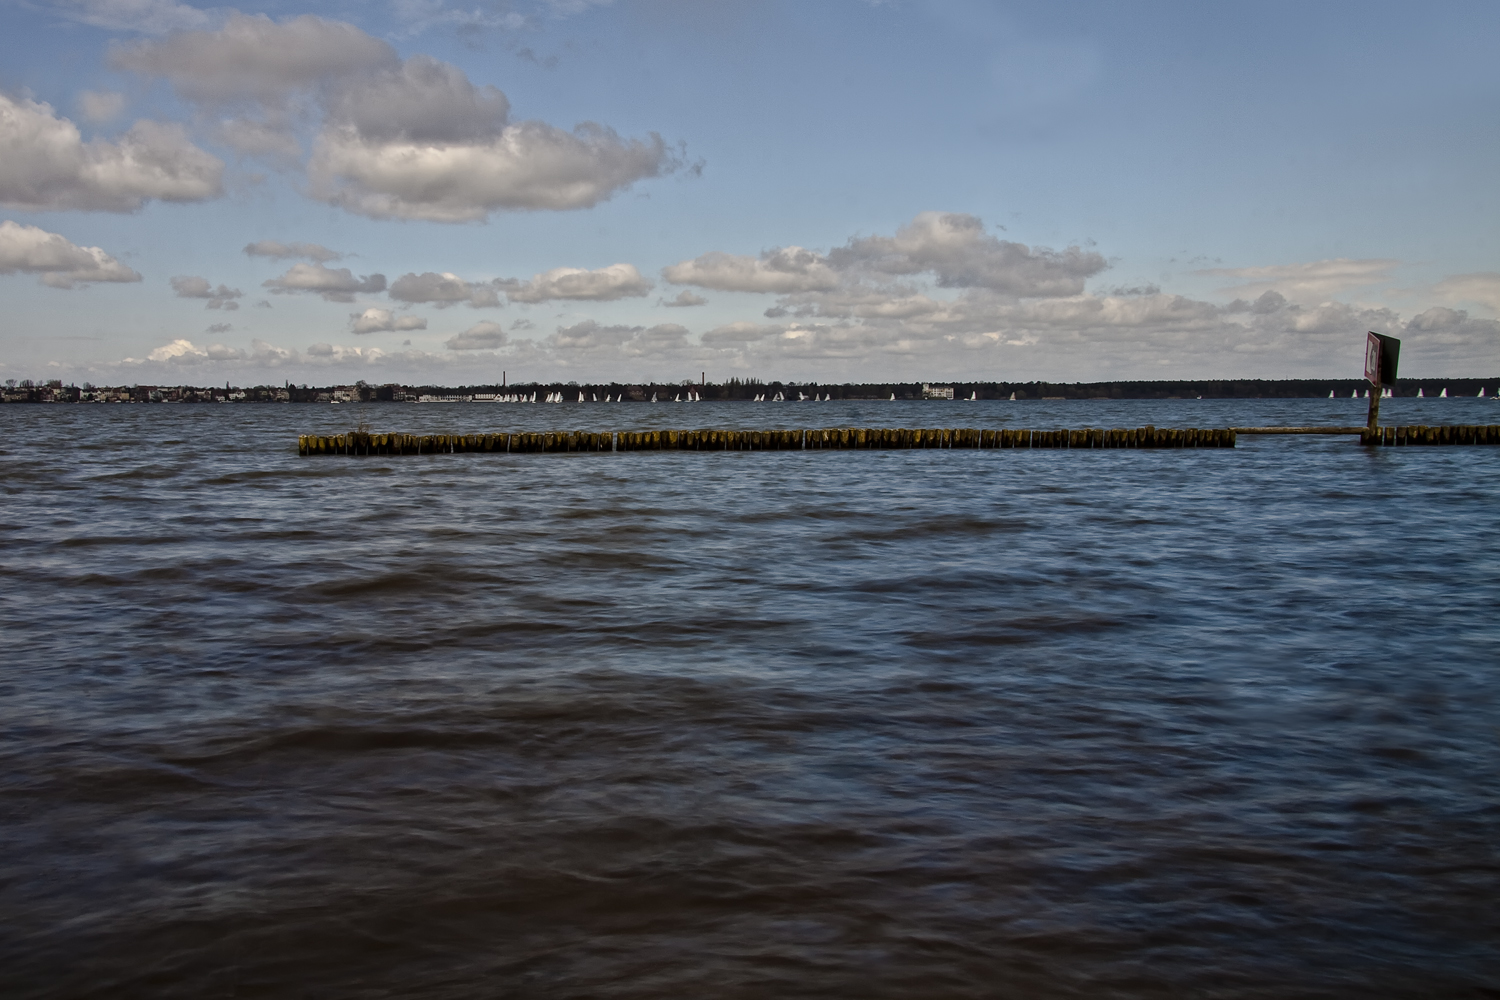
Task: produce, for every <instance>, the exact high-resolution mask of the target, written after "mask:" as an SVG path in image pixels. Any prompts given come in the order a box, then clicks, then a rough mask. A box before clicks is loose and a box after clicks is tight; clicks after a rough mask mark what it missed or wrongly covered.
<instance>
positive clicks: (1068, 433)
mask: <svg viewBox="0 0 1500 1000" xmlns="http://www.w3.org/2000/svg"><path fill="white" fill-rule="evenodd" d="M1234 444H1235V432H1234V430H1233V429H1220V430H1206V429H1198V428H1156V427H1151V426H1147V427H1136V428H1128V429H1127V428H1116V429H1112V430H1106V429H1104V428H1099V427H1086V428H1083V429H1080V430H1055V431H1035V430H980V429H977V428H957V429H943V428H932V429H929V428H919V429H909V428H904V427H829V428H820V429H817V430H765V431H722V430H659V431H618V432H609V431H605V432H601V433H591V432H588V431H549V432H537V431H520V432H517V433H513V434H504V433H502V434H421V435H419V434H369V433H364V432H351V433H348V434H332V435H326V436H325V435H315V434H304V435H302V436H301V437H299V438H298V439H297V452H298V454H300V455H431V454H447V453H456V452H510V453H518V454H531V453H538V452H587V451H805V450H825V449H834V450H848V449H894V448H970V449H973V448H1233V447H1234Z"/></svg>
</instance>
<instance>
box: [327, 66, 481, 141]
mask: <svg viewBox="0 0 1500 1000" xmlns="http://www.w3.org/2000/svg"><path fill="white" fill-rule="evenodd" d="M327 112H328V119H329V121H331V122H334V123H337V124H339V125H345V126H348V127H350V128H352V129H353V130H354V131H355V132H357V133H358V134H359V135H360V136H361V137H362V138H363V139H365V140H368V141H374V142H399V143H412V144H430V143H465V142H476V141H483V140H487V139H491V138H493V137H495V136H498V135H499V134H500V133H502V132H503V131H504V130H505V127H506V125H508V124H509V123H510V101H509V100H508V99H507V98H506V96H505V95H504V94H503V93H501V92H500V91H499V90H498V89H496V88H495V87H489V86H485V87H476V86H474V84H472V83H470V82H469V78H468V77H467V76H465V75H464V72H463V70H461V69H459V68H458V67H457V66H454V65H452V64H451V63H445V62H442V61H440V60H437V59H434V58H432V57H431V56H425V55H415V56H412V57H411V58H410V59H408V60H406V62H404V63H402V64H401V65H399V66H393V67H391V68H389V69H386V70H383V71H382V72H379V73H373V74H370V75H368V76H364V77H360V78H357V79H349V80H345V81H344V82H343V84H342V85H341V86H340V87H339V88H338V89H337V91H336V92H335V93H334V94H333V95H332V96H331V97H330V98H329V101H328V107H327Z"/></svg>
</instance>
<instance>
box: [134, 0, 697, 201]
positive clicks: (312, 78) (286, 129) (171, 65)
mask: <svg viewBox="0 0 1500 1000" xmlns="http://www.w3.org/2000/svg"><path fill="white" fill-rule="evenodd" d="M111 62H112V65H114V67H115V68H117V69H124V70H130V71H133V72H136V73H139V74H142V75H144V76H147V77H159V78H164V79H166V80H168V81H170V82H171V84H172V87H173V89H174V90H176V91H177V93H178V94H179V95H181V96H182V97H184V98H186V99H187V100H190V101H194V102H196V103H198V104H200V105H203V106H205V107H221V106H223V107H228V106H234V105H245V104H249V105H252V106H255V107H258V109H259V115H260V117H258V118H257V117H244V116H239V117H233V118H230V119H227V120H225V121H224V122H223V123H222V124H221V126H220V136H221V138H222V139H223V140H224V141H226V142H227V143H229V144H231V145H232V146H234V148H235V149H237V150H239V151H240V152H242V153H246V154H250V155H257V156H271V157H273V158H277V159H281V160H289V159H293V158H295V157H297V156H299V155H300V144H299V143H298V142H297V140H296V136H295V134H294V131H293V129H292V125H291V123H292V122H294V121H295V120H297V118H298V115H299V109H300V110H301V111H303V112H305V111H310V110H311V109H313V108H316V107H319V106H321V109H322V111H323V123H322V127H321V130H320V132H319V134H318V136H317V138H316V140H315V141H314V143H313V153H312V156H311V159H310V160H309V162H308V166H307V179H308V186H307V190H308V192H309V193H310V194H311V195H312V196H313V197H315V198H319V199H322V200H324V201H327V202H329V203H330V204H335V205H339V206H342V207H343V208H345V209H347V210H348V211H351V212H354V213H357V214H360V215H366V216H370V217H373V218H396V219H425V220H429V221H436V222H471V221H477V220H480V219H484V218H486V217H488V216H489V215H490V214H491V213H493V212H497V211H527V210H541V209H546V210H567V209H579V208H587V207H590V206H592V205H595V204H597V203H598V202H600V201H603V200H605V199H607V198H610V197H611V196H613V195H614V194H615V193H617V192H618V191H621V190H623V189H625V188H627V187H629V186H630V185H632V184H634V183H635V182H636V181H639V180H642V179H644V178H647V177H654V176H658V175H660V174H663V173H669V172H671V171H672V170H675V169H676V168H677V166H678V165H679V159H678V158H677V157H676V156H674V155H672V154H671V153H670V152H669V150H668V149H667V147H666V144H665V142H664V141H663V140H662V138H661V137H660V136H658V135H656V134H654V133H653V134H651V135H649V136H648V137H647V138H645V139H623V138H621V137H620V136H619V135H617V134H616V133H615V132H614V131H613V130H611V129H609V128H606V127H604V126H602V125H597V124H594V123H592V122H585V123H583V124H581V125H578V126H577V127H575V128H574V129H573V130H572V131H571V132H569V131H565V130H563V129H560V128H556V127H554V126H552V125H549V124H547V123H546V122H540V121H523V122H511V121H510V102H509V100H508V99H507V98H506V96H505V94H503V93H502V92H501V91H499V90H497V89H496V88H494V87H491V86H478V87H476V86H475V85H474V84H473V83H471V82H470V81H469V79H468V78H467V77H466V76H465V75H464V73H463V71H462V70H460V69H458V68H457V67H455V66H452V65H450V64H448V63H444V62H441V61H439V60H437V59H433V58H432V57H430V56H425V55H416V56H413V57H412V58H410V59H408V60H406V61H405V62H402V61H401V60H400V59H399V58H398V57H397V55H396V52H395V50H394V49H393V48H391V47H390V45H388V44H387V43H385V42H383V41H380V40H379V39H376V38H372V37H370V36H369V35H367V34H365V33H364V32H363V31H361V30H360V29H359V28H357V27H355V26H354V25H352V24H346V23H344V22H340V21H330V20H325V19H323V18H319V17H315V16H312V15H303V16H301V17H297V18H293V19H290V20H286V21H281V22H277V21H273V20H271V19H270V18H269V17H266V16H265V15H247V14H240V13H231V14H230V15H229V17H228V19H227V21H226V22H225V24H224V26H223V27H222V28H220V29H219V30H216V31H184V32H178V33H176V34H173V35H171V36H169V37H167V38H164V39H160V40H142V41H138V42H135V43H132V44H129V45H123V46H118V47H116V49H115V50H114V52H113V53H112V56H111Z"/></svg>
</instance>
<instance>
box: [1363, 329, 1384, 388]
mask: <svg viewBox="0 0 1500 1000" xmlns="http://www.w3.org/2000/svg"><path fill="white" fill-rule="evenodd" d="M1380 346H1381V345H1380V335H1379V334H1375V333H1372V334H1370V336H1369V338H1368V339H1367V340H1366V341H1365V378H1367V379H1369V380H1370V384H1371V385H1379V384H1380Z"/></svg>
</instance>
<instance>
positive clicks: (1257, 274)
mask: <svg viewBox="0 0 1500 1000" xmlns="http://www.w3.org/2000/svg"><path fill="white" fill-rule="evenodd" d="M1400 263H1401V262H1400V261H1398V260H1385V259H1369V260H1351V259H1349V258H1347V257H1339V258H1336V259H1333V260H1315V261H1309V262H1305V263H1298V264H1272V265H1267V266H1264V267H1213V268H1207V269H1205V270H1202V271H1198V272H1197V273H1198V274H1202V275H1206V276H1209V277H1215V278H1232V279H1236V280H1237V281H1238V283H1237V284H1234V285H1231V286H1229V287H1227V288H1226V289H1225V292H1226V293H1228V294H1233V295H1255V294H1258V293H1261V292H1266V291H1274V292H1277V293H1278V294H1281V295H1284V296H1286V297H1287V298H1289V299H1293V300H1296V301H1301V302H1307V301H1322V300H1323V299H1326V298H1328V297H1330V296H1333V295H1337V294H1339V293H1341V292H1347V291H1351V290H1353V289H1356V288H1364V287H1367V286H1369V285H1375V284H1379V283H1381V282H1384V281H1389V280H1390V278H1391V270H1392V269H1393V268H1395V267H1396V266H1397V265H1398V264H1400Z"/></svg>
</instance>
